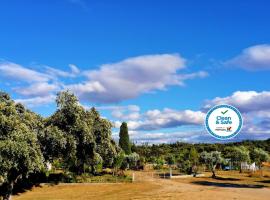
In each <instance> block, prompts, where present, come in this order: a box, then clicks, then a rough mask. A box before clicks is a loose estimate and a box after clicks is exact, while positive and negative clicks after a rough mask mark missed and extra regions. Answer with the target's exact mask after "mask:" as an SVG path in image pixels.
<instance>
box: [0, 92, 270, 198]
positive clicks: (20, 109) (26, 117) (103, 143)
mask: <svg viewBox="0 0 270 200" xmlns="http://www.w3.org/2000/svg"><path fill="white" fill-rule="evenodd" d="M56 103H57V110H56V111H55V112H54V113H53V114H52V115H51V116H49V117H47V118H43V117H41V116H39V115H38V114H36V113H34V112H31V111H30V110H28V109H26V108H25V107H24V106H23V105H22V104H20V103H15V102H14V101H13V100H12V99H11V98H10V97H9V95H8V94H6V93H4V92H0V196H2V197H3V198H4V199H5V200H7V199H10V196H11V193H12V190H13V188H14V186H16V183H17V182H37V181H48V182H50V181H52V180H53V181H62V182H95V181H97V180H99V181H100V180H104V181H106V180H107V181H110V182H113V181H114V180H115V178H117V179H119V180H123V181H130V177H128V176H125V174H124V173H123V171H124V170H126V169H133V170H139V169H143V167H144V165H145V164H146V163H150V164H152V165H153V167H154V169H162V168H164V167H166V166H168V167H170V168H174V170H176V169H177V170H179V171H180V172H181V173H187V174H192V173H193V174H194V176H196V174H197V173H198V168H199V167H202V166H206V167H207V168H208V169H209V170H210V171H211V172H212V177H213V178H215V177H216V168H222V167H223V166H226V165H227V164H228V163H227V162H228V161H229V162H231V163H232V164H233V165H234V166H236V167H237V168H238V169H239V170H240V172H241V162H247V163H251V162H255V163H256V164H257V166H259V167H261V166H262V163H263V162H267V161H269V159H270V158H269V151H270V149H269V148H270V139H268V140H265V141H243V142H236V143H226V144H188V143H180V142H177V143H175V144H160V145H148V144H143V145H135V144H132V145H131V143H130V140H129V135H128V126H127V123H126V122H123V123H122V125H121V127H120V133H119V136H120V139H119V146H118V144H116V142H115V141H114V140H113V138H112V133H111V129H112V127H113V125H112V123H111V122H110V121H108V120H107V119H104V118H102V117H101V116H100V114H99V112H98V111H97V110H96V109H95V108H91V109H90V110H86V109H85V108H84V107H83V106H81V105H80V104H79V102H78V99H77V97H76V96H75V95H74V94H72V93H70V92H69V91H64V92H61V93H59V94H58V95H57V98H56ZM50 164H51V165H52V167H53V170H51V169H50V167H49V165H50ZM105 169H108V172H105V171H106V170H105ZM50 170H51V171H50ZM57 170H58V171H57ZM33 177H35V178H34V179H35V180H34V181H32V180H31V179H32V178H33Z"/></svg>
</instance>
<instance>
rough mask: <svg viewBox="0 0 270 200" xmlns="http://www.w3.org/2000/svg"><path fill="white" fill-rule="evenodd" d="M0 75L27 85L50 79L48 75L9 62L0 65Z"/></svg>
mask: <svg viewBox="0 0 270 200" xmlns="http://www.w3.org/2000/svg"><path fill="white" fill-rule="evenodd" d="M0 75H2V76H5V77H7V78H12V79H14V80H17V81H25V82H29V83H31V82H47V81H49V80H50V79H51V77H50V76H49V75H48V74H44V73H40V72H37V71H34V70H31V69H28V68H25V67H23V66H21V65H18V64H15V63H11V62H4V63H0Z"/></svg>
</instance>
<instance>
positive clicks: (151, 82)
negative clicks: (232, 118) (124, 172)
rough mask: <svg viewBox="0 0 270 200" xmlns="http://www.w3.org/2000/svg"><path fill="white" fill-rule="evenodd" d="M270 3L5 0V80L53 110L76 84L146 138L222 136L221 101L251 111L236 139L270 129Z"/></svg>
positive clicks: (13, 90)
mask: <svg viewBox="0 0 270 200" xmlns="http://www.w3.org/2000/svg"><path fill="white" fill-rule="evenodd" d="M269 7H270V3H269V1H266V0H265V1H264V0H256V1H255V0H254V1H252V0H250V1H246V0H243V1H241V0H239V1H232V0H229V1H223V2H221V1H218V2H215V1H210V0H209V1H195V0H194V1H192V0H189V1H176V0H175V1H173V0H166V1H154V0H148V1H142V0H136V1H135V0H134V1H133V0H131V1H124V0H115V1H109V0H107V1H106V0H97V1H94V0H91V1H90V0H89V1H87V0H58V1H53V0H48V1H31V0H25V1H21V0H3V1H1V2H0V24H1V30H0V89H1V90H3V91H5V92H8V93H9V94H11V96H12V98H13V99H15V100H16V101H17V102H21V103H23V104H25V105H26V106H27V107H28V108H30V109H32V110H34V111H36V112H38V113H40V114H41V115H43V116H49V115H50V114H52V113H53V112H54V111H55V109H56V108H55V103H54V101H55V95H56V93H57V92H58V91H61V90H66V89H69V90H71V91H73V92H74V93H75V94H76V95H77V96H78V97H79V99H80V103H81V104H82V105H84V106H85V107H86V108H89V107H92V106H95V107H97V108H98V110H99V111H100V112H101V113H102V115H103V116H104V117H106V118H108V119H110V120H111V121H113V122H114V124H115V127H116V128H114V129H113V134H114V137H115V138H116V139H117V135H118V127H119V125H120V124H121V122H122V121H127V122H128V126H129V130H130V135H131V139H132V140H133V141H134V142H137V143H142V142H149V143H163V142H164V143H171V142H175V141H184V142H192V143H193V142H219V141H218V140H216V139H214V138H212V137H211V136H209V135H208V134H207V133H206V131H205V130H204V126H203V122H204V117H205V113H206V112H207V110H208V109H209V108H211V107H212V106H214V105H217V104H221V103H226V104H231V105H234V106H236V107H237V108H238V109H239V110H240V111H241V112H242V115H243V117H244V126H243V129H242V131H241V133H240V134H239V135H238V136H236V137H235V138H234V139H233V140H234V141H236V140H238V141H239V140H243V139H266V138H270V20H269V19H270V12H269Z"/></svg>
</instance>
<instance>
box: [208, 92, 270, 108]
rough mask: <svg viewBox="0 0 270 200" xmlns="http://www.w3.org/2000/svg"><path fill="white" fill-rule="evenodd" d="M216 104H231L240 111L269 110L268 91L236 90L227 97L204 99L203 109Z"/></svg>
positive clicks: (269, 98)
mask: <svg viewBox="0 0 270 200" xmlns="http://www.w3.org/2000/svg"><path fill="white" fill-rule="evenodd" d="M218 104H231V105H233V106H235V107H237V108H238V109H239V110H240V111H241V112H251V111H264V110H270V91H263V92H256V91H237V92H234V93H233V94H232V95H231V96H228V97H223V98H222V97H216V98H214V99H213V100H208V101H206V103H205V105H204V110H207V109H209V108H211V107H212V106H214V105H218Z"/></svg>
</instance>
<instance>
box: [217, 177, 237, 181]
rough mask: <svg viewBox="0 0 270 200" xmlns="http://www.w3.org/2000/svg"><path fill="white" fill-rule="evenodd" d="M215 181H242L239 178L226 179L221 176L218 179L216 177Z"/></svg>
mask: <svg viewBox="0 0 270 200" xmlns="http://www.w3.org/2000/svg"><path fill="white" fill-rule="evenodd" d="M213 179H215V180H221V181H240V180H241V179H239V178H224V177H219V176H217V177H215V178H213Z"/></svg>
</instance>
